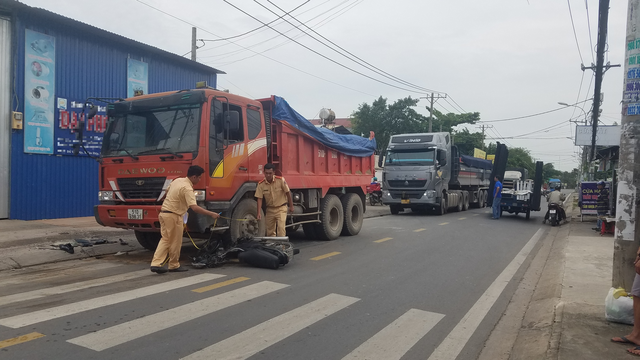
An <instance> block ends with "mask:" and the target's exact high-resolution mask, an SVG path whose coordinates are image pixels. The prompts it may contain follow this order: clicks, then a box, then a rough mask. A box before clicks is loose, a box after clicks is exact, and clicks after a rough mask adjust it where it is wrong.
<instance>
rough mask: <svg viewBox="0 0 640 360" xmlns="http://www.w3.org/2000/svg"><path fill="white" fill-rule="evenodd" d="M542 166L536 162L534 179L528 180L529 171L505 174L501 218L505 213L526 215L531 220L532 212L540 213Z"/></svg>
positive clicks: (509, 171)
mask: <svg viewBox="0 0 640 360" xmlns="http://www.w3.org/2000/svg"><path fill="white" fill-rule="evenodd" d="M542 166H543V163H542V162H541V161H538V162H536V173H535V176H534V179H533V180H531V179H528V171H527V169H510V170H507V171H506V172H505V174H504V180H503V181H502V185H503V189H502V199H501V200H500V216H502V213H503V212H505V211H506V212H508V213H510V214H516V215H518V214H520V213H522V214H525V217H526V218H527V219H529V217H530V216H531V212H532V211H540V199H541V197H542V194H541V192H542Z"/></svg>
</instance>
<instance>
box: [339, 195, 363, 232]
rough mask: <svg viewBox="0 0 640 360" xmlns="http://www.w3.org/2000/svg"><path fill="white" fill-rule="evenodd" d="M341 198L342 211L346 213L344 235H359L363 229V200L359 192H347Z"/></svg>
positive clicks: (343, 227) (343, 226)
mask: <svg viewBox="0 0 640 360" xmlns="http://www.w3.org/2000/svg"><path fill="white" fill-rule="evenodd" d="M341 200H342V212H343V213H344V224H343V225H342V235H345V236H353V235H358V233H359V232H360V229H362V221H363V211H362V200H360V196H358V194H354V193H349V194H345V195H344V196H343V197H342V199H341Z"/></svg>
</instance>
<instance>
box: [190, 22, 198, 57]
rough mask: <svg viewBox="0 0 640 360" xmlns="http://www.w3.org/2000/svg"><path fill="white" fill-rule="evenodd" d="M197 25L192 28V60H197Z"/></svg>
mask: <svg viewBox="0 0 640 360" xmlns="http://www.w3.org/2000/svg"><path fill="white" fill-rule="evenodd" d="M196 42H197V40H196V27H195V26H194V27H192V28H191V60H193V61H196V49H197V48H198V47H197V46H196Z"/></svg>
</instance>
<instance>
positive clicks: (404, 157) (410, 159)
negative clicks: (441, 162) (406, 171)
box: [385, 149, 435, 166]
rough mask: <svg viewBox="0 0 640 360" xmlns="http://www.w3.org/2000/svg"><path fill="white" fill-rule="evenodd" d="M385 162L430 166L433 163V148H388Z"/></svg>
mask: <svg viewBox="0 0 640 360" xmlns="http://www.w3.org/2000/svg"><path fill="white" fill-rule="evenodd" d="M385 163H386V164H389V165H391V164H393V165H400V166H403V165H412V166H416V165H421V166H431V165H433V164H434V163H435V150H434V149H419V150H418V149H414V150H390V151H388V152H387V159H386V162H385Z"/></svg>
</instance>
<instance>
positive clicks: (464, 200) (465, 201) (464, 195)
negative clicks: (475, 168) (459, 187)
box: [462, 191, 469, 211]
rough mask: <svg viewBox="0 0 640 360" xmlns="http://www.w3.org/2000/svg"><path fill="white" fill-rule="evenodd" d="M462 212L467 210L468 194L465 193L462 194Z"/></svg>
mask: <svg viewBox="0 0 640 360" xmlns="http://www.w3.org/2000/svg"><path fill="white" fill-rule="evenodd" d="M462 199H463V201H462V211H467V210H469V193H468V192H466V191H463V192H462Z"/></svg>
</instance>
